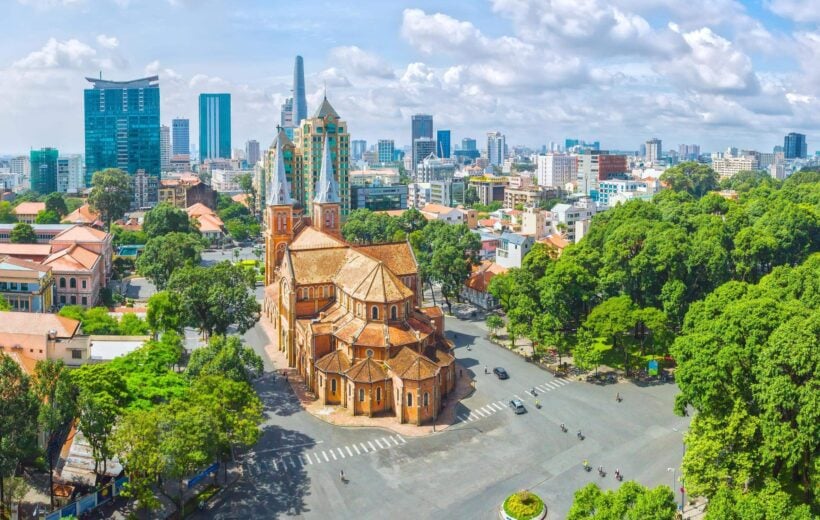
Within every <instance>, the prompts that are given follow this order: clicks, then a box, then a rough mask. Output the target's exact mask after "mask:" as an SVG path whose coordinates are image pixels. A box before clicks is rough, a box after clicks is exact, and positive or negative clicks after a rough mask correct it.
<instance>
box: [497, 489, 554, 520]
mask: <svg viewBox="0 0 820 520" xmlns="http://www.w3.org/2000/svg"><path fill="white" fill-rule="evenodd" d="M502 510H503V512H504V515H505V516H506V518H508V519H510V520H532V519H538V518H544V516H545V514H546V512H547V508H546V507H545V506H544V501H543V500H541V498H540V497H539V496H538V495H536V494H535V493H530V492H529V491H519V492H518V493H513V494H512V495H510V496H508V497H507V500H505V501H504V506H503V507H502Z"/></svg>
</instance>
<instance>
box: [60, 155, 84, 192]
mask: <svg viewBox="0 0 820 520" xmlns="http://www.w3.org/2000/svg"><path fill="white" fill-rule="evenodd" d="M84 187H85V176H84V175H83V156H82V155H80V154H71V155H61V156H60V157H58V158H57V191H59V192H60V193H79V192H81V191H82V190H83V188H84Z"/></svg>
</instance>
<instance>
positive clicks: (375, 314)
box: [370, 305, 379, 320]
mask: <svg viewBox="0 0 820 520" xmlns="http://www.w3.org/2000/svg"><path fill="white" fill-rule="evenodd" d="M370 316H371V317H372V319H374V320H377V319H379V308H378V307H376V306H375V305H374V306H373V308H372V309H370Z"/></svg>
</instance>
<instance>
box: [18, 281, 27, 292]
mask: <svg viewBox="0 0 820 520" xmlns="http://www.w3.org/2000/svg"><path fill="white" fill-rule="evenodd" d="M20 290H21V291H28V284H27V283H21V284H20Z"/></svg>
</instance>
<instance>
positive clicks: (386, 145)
mask: <svg viewBox="0 0 820 520" xmlns="http://www.w3.org/2000/svg"><path fill="white" fill-rule="evenodd" d="M395 149H396V144H395V143H394V142H393V140H392V139H379V144H378V145H377V146H376V151H377V152H378V155H379V162H380V163H382V164H385V163H390V162H393V152H394V151H395Z"/></svg>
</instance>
